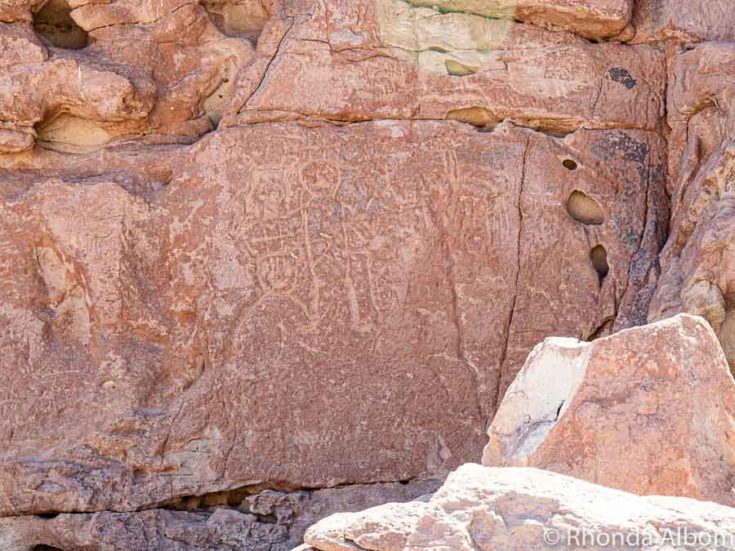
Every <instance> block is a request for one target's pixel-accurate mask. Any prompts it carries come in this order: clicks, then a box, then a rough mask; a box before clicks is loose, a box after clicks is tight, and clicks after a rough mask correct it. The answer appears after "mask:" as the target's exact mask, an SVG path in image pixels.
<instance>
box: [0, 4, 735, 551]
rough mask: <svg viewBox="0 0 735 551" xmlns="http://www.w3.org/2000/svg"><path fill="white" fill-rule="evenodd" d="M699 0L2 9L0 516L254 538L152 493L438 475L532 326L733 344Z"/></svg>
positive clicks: (716, 143) (523, 347)
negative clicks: (645, 328) (665, 326)
mask: <svg viewBox="0 0 735 551" xmlns="http://www.w3.org/2000/svg"><path fill="white" fill-rule="evenodd" d="M711 6H712V8H713V9H712V10H705V9H704V6H703V5H700V4H698V3H697V2H694V3H691V6H688V5H687V6H684V7H682V8H681V9H679V10H676V9H673V8H675V7H676V6H674V3H671V2H666V1H661V2H651V1H643V0H642V1H640V2H633V1H632V0H547V1H540V0H513V1H511V0H508V1H506V0H495V1H493V2H475V1H471V0H437V1H434V2H428V1H424V0H411V1H410V2H404V1H403V0H324V1H321V2H313V1H311V0H262V1H261V0H201V1H188V0H161V1H158V0H156V1H153V0H0V210H1V211H2V214H1V215H0V284H1V285H0V374H2V375H3V377H4V380H5V381H6V385H4V386H3V387H2V388H0V415H1V417H0V436H1V437H2V438H3V442H4V443H6V445H5V446H3V449H2V451H0V517H2V516H3V515H20V516H21V517H30V516H31V515H34V514H37V513H49V514H52V513H57V512H66V513H74V515H76V514H80V515H81V514H90V515H92V514H95V513H100V512H103V511H105V512H107V513H108V514H118V513H119V514H122V515H128V516H124V517H120V518H118V517H115V520H112V517H109V518H108V517H105V519H103V520H101V521H99V522H100V523H104V522H108V520H109V521H110V522H114V523H118V525H119V526H120V527H121V528H120V530H128V528H129V527H130V526H132V525H133V524H134V523H142V524H143V525H144V526H147V527H148V529H149V533H157V534H158V533H160V531H161V530H164V531H165V530H168V528H166V527H171V526H174V525H175V526H178V527H183V528H181V529H182V530H183V531H184V532H185V531H186V529H185V527H186V525H187V524H189V523H190V524H191V526H192V527H193V528H192V531H191V533H189V535H186V536H181V537H182V538H183V540H181V541H186V542H188V543H186V545H190V546H194V547H196V545H201V546H205V547H206V546H207V545H213V546H216V545H221V546H225V547H226V546H227V545H229V546H231V547H233V546H234V547H235V548H237V545H240V546H243V545H244V546H246V547H247V546H248V545H252V546H255V545H256V543H255V542H257V545H261V544H262V543H263V541H265V540H267V539H268V538H269V537H271V536H270V535H268V534H271V532H270V531H269V530H266V531H265V532H266V534H265V535H263V537H261V536H260V535H258V536H256V535H253V536H252V538H251V540H248V543H242V542H241V543H232V542H230V543H226V542H225V540H226V538H225V539H222V538H220V539H217V538H218V537H219V536H216V535H215V536H213V535H212V534H213V533H215V532H216V533H219V532H217V531H218V530H220V529H221V528H212V530H214V532H212V531H210V527H211V526H214V525H216V526H218V527H221V526H223V525H226V524H227V523H228V522H229V520H227V519H230V520H231V521H232V522H231V524H232V526H235V525H237V526H241V527H242V529H233V530H234V532H233V531H230V532H227V531H226V530H225V532H227V534H230V535H231V534H241V533H242V532H243V531H247V530H251V529H252V531H253V534H255V532H257V531H258V530H260V529H261V527H260V524H262V522H261V520H262V519H257V518H256V520H255V521H252V519H249V520H248V519H245V520H243V519H242V518H240V517H239V516H238V515H235V514H233V513H226V514H225V515H224V516H222V515H220V516H217V517H216V518H217V519H223V520H222V523H220V521H219V520H217V522H214V521H212V516H213V515H214V511H211V510H204V509H202V508H198V509H197V508H195V509H187V510H186V511H185V513H186V515H184V516H181V517H180V516H178V515H174V514H170V513H171V511H170V509H169V508H170V507H174V506H178V505H176V504H180V503H182V502H187V503H189V502H197V500H198V499H200V496H203V495H206V496H211V495H212V494H213V493H214V494H218V493H219V492H225V493H227V495H230V496H231V495H232V493H231V492H238V491H240V490H241V489H242V488H252V487H254V486H258V487H259V488H260V489H276V490H283V491H284V492H297V491H299V490H309V491H311V490H314V489H315V488H324V487H330V486H334V485H354V484H360V483H365V484H374V483H382V482H387V483H395V482H397V481H404V482H406V481H412V480H414V479H417V478H423V477H425V476H435V475H439V476H441V475H443V474H446V473H447V472H449V471H450V470H452V469H454V468H456V467H457V466H458V465H460V464H461V463H464V462H466V461H473V460H476V459H477V458H478V457H479V456H480V452H481V449H482V447H483V445H484V444H485V431H486V427H487V426H488V424H489V422H490V420H491V418H492V416H493V414H494V412H495V410H496V408H497V405H498V403H499V402H500V400H501V399H502V396H503V393H504V392H505V389H506V388H507V387H508V386H509V385H510V384H511V383H512V382H513V380H514V378H515V376H516V374H517V372H518V370H519V369H520V368H521V366H522V364H523V362H524V360H525V358H526V356H527V354H528V353H529V352H530V351H531V350H532V349H533V347H534V346H535V345H536V344H537V343H539V342H540V341H542V340H543V339H545V338H546V337H549V336H552V335H556V336H565V337H573V338H577V339H581V340H585V341H588V340H596V339H599V338H601V337H605V336H607V335H610V334H612V333H615V332H617V331H619V330H621V329H625V328H627V327H631V326H634V325H640V324H642V323H644V322H645V321H646V319H647V317H648V318H650V319H659V318H664V317H669V316H672V315H674V314H676V313H678V312H682V311H684V312H691V313H698V314H702V315H704V316H705V317H706V319H707V320H708V321H709V322H710V324H711V325H712V327H713V328H714V329H715V331H716V334H717V335H718V337H719V340H720V341H721V343H722V345H723V347H724V349H725V355H726V357H727V358H728V359H729V360H730V361H731V362H733V361H734V360H733V359H735V336H731V335H735V330H732V329H731V328H730V326H731V325H732V326H733V327H735V325H733V324H732V323H731V320H730V314H729V310H730V308H729V302H730V300H729V298H728V297H729V296H730V295H731V292H730V289H729V288H730V284H729V273H730V272H731V271H732V270H730V267H729V265H730V263H731V262H730V259H729V253H728V252H727V251H728V248H727V245H726V244H727V243H728V242H729V241H731V236H730V233H731V231H730V229H729V228H730V226H731V224H730V210H731V208H730V203H731V202H732V201H731V200H730V198H729V195H728V189H729V188H728V182H729V181H730V179H731V178H730V167H729V157H730V153H731V151H730V148H731V147H730V145H731V144H730V140H731V135H732V131H731V130H732V129H731V126H732V121H731V113H732V111H733V110H732V105H731V104H732V97H731V96H732V94H731V93H730V91H729V90H730V89H731V88H732V86H731V84H732V82H731V80H732V74H733V68H732V59H731V58H732V55H731V54H732V52H731V51H730V50H731V47H732V45H731V44H728V43H724V42H718V43H714V42H704V43H702V44H698V45H697V44H696V43H697V42H700V41H706V40H715V39H716V40H729V39H730V35H729V31H728V29H729V28H730V27H731V26H732V25H731V23H732V21H731V20H732V19H733V17H732V14H731V13H730V11H731V10H730V8H729V7H728V5H725V4H724V3H722V2H720V3H717V2H712V3H711ZM718 10H719V11H718ZM636 33H637V34H636ZM670 203H671V204H672V205H673V208H674V217H673V221H672V223H671V236H672V237H671V239H670V240H669V245H668V246H667V249H666V251H665V252H664V253H663V255H661V256H660V257H659V252H660V250H661V248H662V247H663V245H664V243H665V241H666V239H667V235H668V226H669V222H670V216H669V204H670ZM733 206H735V205H733ZM662 270H663V271H662ZM654 293H655V298H654V299H653V302H652V296H653V295H654ZM238 495H239V494H238ZM314 507H317V506H316V505H314ZM141 509H145V510H146V511H142V510H141ZM237 512H238V514H242V515H250V514H251V512H250V511H247V510H239V509H238V511H237ZM74 515H69V516H70V517H73V516H74ZM187 515H195V516H196V515H203V516H200V517H196V518H195V516H187ZM268 515H270V513H264V516H268ZM255 516H256V517H257V514H256V515H255ZM15 520H23V522H26V521H27V523H28V524H27V528H23V530H21V532H22V538H21V539H19V540H17V541H20V542H21V543H20V544H19V545H25V544H24V543H23V542H33V541H36V542H37V543H28V545H37V544H41V543H43V541H42V540H41V539H38V538H36V539H35V540H34V537H35V536H34V534H36V532H37V533H38V534H41V533H44V534H45V533H47V532H44V530H45V529H44V528H42V527H43V526H49V530H51V531H52V532H53V534H55V535H54V536H53V537H51V536H49V538H50V539H48V542H49V543H45V544H46V545H53V546H61V547H71V548H74V546H75V545H76V546H88V547H91V548H94V546H95V545H96V546H98V547H104V545H107V543H104V542H109V539H108V540H106V539H104V538H102V537H101V536H100V537H98V536H95V535H91V536H90V537H89V538H87V539H84V538H82V539H80V540H78V541H77V540H68V542H67V543H63V541H66V540H63V538H62V536H63V537H66V535H64V534H67V535H68V534H70V533H73V532H75V531H76V530H77V528H69V527H70V526H74V527H76V526H78V531H80V532H83V533H88V532H85V531H86V530H88V529H91V528H90V526H97V525H96V524H95V522H97V521H95V520H93V519H91V518H86V517H85V519H83V520H82V519H81V517H79V519H78V522H79V524H78V525H77V524H74V523H73V522H72V519H71V518H67V517H65V518H64V519H62V520H59V521H58V523H57V524H53V523H47V524H44V523H43V522H41V521H40V520H39V519H35V518H22V519H15ZM46 520H50V519H43V521H44V522H45V521H46ZM241 521H242V522H241ZM251 521H252V522H251ZM74 522H76V521H74ZM213 522H214V524H212V523H213ZM294 522H295V521H294ZM70 523H71V524H70ZM90 523H91V524H90ZM289 523H291V524H289ZM57 525H58V526H57ZM292 525H293V526H295V524H293V522H292V521H291V520H287V519H279V520H278V526H276V527H275V528H274V530H275V532H278V533H282V532H283V530H281V528H284V527H285V528H284V529H285V530H287V531H289V530H292ZM16 526H19V525H16ZM24 526H25V525H24ZM13 530H15V529H13ZM172 530H174V529H173V528H172ZM176 530H178V528H176V529H175V530H174V531H176ZM223 530H224V529H223ZM21 532H17V531H14V532H13V533H14V534H16V535H17V534H19V533H21ZM48 533H51V532H48ZM223 533H224V532H223ZM289 533H292V532H289ZM261 535H262V534H261ZM57 536H58V537H57ZM19 537H20V536H19ZM227 537H229V536H227ZM233 537H234V536H233ZM237 537H239V536H237ZM279 537H280V536H279ZM23 538H25V539H23ZM54 538H57V539H56V540H54ZM59 538H62V539H59ZM85 538H86V536H85ZM187 538H188V539H187ZM198 538H199V539H198ZM264 538H265V539H264ZM175 539H176V538H174V540H175ZM62 540H63V541H62ZM14 541H16V540H14ZM53 541H58V542H61V543H53ZM74 541H76V543H74ZM121 541H123V542H126V541H130V542H133V543H130V544H129V545H130V547H132V548H135V547H137V546H138V545H139V544H138V543H137V541H138V540H134V541H133V540H125V539H124V538H123V539H121ZM197 541H198V542H199V543H192V542H197ZM227 541H229V540H227ZM232 541H235V540H232ZM279 541H280V540H279ZM163 542H164V540H160V542H159V543H160V544H161V545H164V543H163ZM202 542H204V543H202ZM271 543H273V542H271ZM281 543H283V541H280V543H279V544H281ZM165 544H166V545H168V544H169V543H168V542H166V543H165ZM121 545H122V544H121ZM125 545H127V543H126V544H125ZM171 545H174V544H171ZM0 547H2V544H0ZM271 551H273V550H271ZM279 551H280V550H279Z"/></svg>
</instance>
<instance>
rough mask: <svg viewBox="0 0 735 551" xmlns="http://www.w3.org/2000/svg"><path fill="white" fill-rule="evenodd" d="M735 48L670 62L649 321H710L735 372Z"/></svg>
mask: <svg viewBox="0 0 735 551" xmlns="http://www.w3.org/2000/svg"><path fill="white" fill-rule="evenodd" d="M734 69H735V46H734V45H733V44H715V43H706V44H702V45H700V46H697V47H695V48H693V49H691V50H687V51H683V52H680V53H678V54H676V55H675V56H674V58H673V59H672V61H671V68H670V73H671V77H670V82H671V85H670V86H669V93H668V104H669V110H668V111H669V114H668V119H669V125H670V126H671V129H672V133H671V138H670V140H669V173H670V178H669V192H670V193H671V196H672V207H673V213H672V223H671V236H670V237H669V240H668V243H667V245H666V248H665V249H664V250H663V252H662V253H661V265H662V275H661V280H660V282H659V283H658V286H657V290H656V294H655V297H654V300H653V303H652V304H651V310H650V315H649V318H650V319H651V320H656V319H661V318H663V317H666V316H670V315H673V314H675V313H677V312H680V311H683V312H689V313H692V314H697V315H701V316H704V317H705V318H706V319H707V320H708V321H709V322H710V324H711V325H712V327H713V328H714V329H715V331H716V333H717V335H718V337H719V339H720V342H721V344H722V347H723V349H724V351H725V355H726V356H727V358H728V361H729V362H730V366H731V367H732V366H734V365H735V329H734V328H735V325H734V324H733V320H735V318H733V309H732V305H731V299H730V296H731V294H732V291H731V289H732V286H733V273H734V272H733V269H732V267H731V266H732V253H731V252H730V248H731V247H730V243H731V242H732V238H731V234H732V203H733V199H732V182H733V181H734V178H733V175H734V174H735V157H734V156H733V152H735V149H734V146H733V139H735V118H733V113H735V98H734V97H733V95H732V90H733V86H732V85H733V79H734V76H733V75H735V70H734Z"/></svg>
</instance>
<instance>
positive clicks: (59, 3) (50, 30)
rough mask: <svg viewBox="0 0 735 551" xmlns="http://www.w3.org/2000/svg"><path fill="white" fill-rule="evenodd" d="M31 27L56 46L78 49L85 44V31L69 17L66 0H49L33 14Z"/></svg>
mask: <svg viewBox="0 0 735 551" xmlns="http://www.w3.org/2000/svg"><path fill="white" fill-rule="evenodd" d="M33 28H34V29H35V31H36V32H37V33H38V34H40V35H41V36H42V37H44V38H45V39H46V40H48V41H49V42H50V43H51V44H52V45H54V46H56V47H57V48H66V49H68V50H80V49H82V48H84V47H85V46H86V45H87V32H86V31H85V30H84V29H82V28H81V27H80V26H79V25H77V24H76V23H75V22H74V20H73V19H72V18H71V8H70V7H69V3H68V2H67V1H66V0H49V1H48V2H46V3H45V4H42V6H41V9H40V10H38V11H37V12H36V13H35V14H34V16H33Z"/></svg>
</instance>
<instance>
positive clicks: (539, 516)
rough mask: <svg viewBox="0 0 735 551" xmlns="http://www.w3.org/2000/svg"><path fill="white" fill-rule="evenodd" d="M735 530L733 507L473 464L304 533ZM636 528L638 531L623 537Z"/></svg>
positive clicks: (491, 535)
mask: <svg viewBox="0 0 735 551" xmlns="http://www.w3.org/2000/svg"><path fill="white" fill-rule="evenodd" d="M734 530H735V509H731V508H729V507H723V506H721V505H716V504H714V503H707V502H699V501H696V500H693V499H687V498H681V497H658V496H657V497H640V496H636V495H635V494H630V493H626V492H621V491H619V490H613V489H610V488H605V487H603V486H597V485H595V484H590V483H589V482H584V481H581V480H577V479H574V478H570V477H567V476H564V475H560V474H556V473H551V472H546V471H541V470H538V469H531V468H514V467H506V468H489V467H481V466H479V465H472V464H468V465H463V466H462V467H461V468H459V469H458V470H457V471H455V472H453V473H452V474H451V475H449V477H448V478H447V481H446V482H445V483H444V485H443V486H442V487H441V488H440V489H439V491H437V492H436V493H435V494H434V495H433V496H432V497H431V499H430V500H429V501H428V503H424V502H422V501H414V502H410V503H405V504H396V503H392V504H387V505H383V506H379V507H376V508H374V509H368V510H367V511H364V512H362V513H352V514H343V515H335V516H333V517H329V518H327V519H325V520H323V521H321V522H319V523H317V524H316V525H315V526H312V527H311V528H310V529H309V530H308V531H307V533H306V538H305V539H306V542H307V544H309V545H310V546H312V548H313V549H315V550H317V551H363V550H371V551H424V550H426V549H442V550H444V549H446V550H449V549H451V550H452V551H485V550H489V549H503V550H510V551H515V550H518V551H521V550H523V551H525V550H528V549H539V550H553V549H563V550H565V551H571V550H573V549H579V548H580V547H587V548H590V549H604V548H612V549H627V548H636V549H645V550H649V551H654V550H660V549H671V548H678V549H691V550H694V549H702V548H707V549H728V548H731V547H732V544H733V531H734ZM687 534H688V536H687ZM631 536H632V537H633V538H637V539H624V538H628V537H631ZM685 537H689V538H691V539H689V540H686V539H685ZM613 538H615V539H613ZM580 542H582V543H580ZM585 542H586V543H585ZM590 542H592V543H590ZM597 542H601V543H600V544H599V545H596V543H597ZM605 542H606V543H605ZM611 542H612V543H611ZM629 542H633V543H632V544H631V545H628V543H629ZM675 542H681V543H680V544H679V545H677V543H675ZM687 542H693V543H687ZM700 542H704V545H700ZM707 542H709V543H707Z"/></svg>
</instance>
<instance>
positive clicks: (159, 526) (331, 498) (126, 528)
mask: <svg viewBox="0 0 735 551" xmlns="http://www.w3.org/2000/svg"><path fill="white" fill-rule="evenodd" d="M439 485H440V482H439V481H434V480H424V481H413V482H410V483H408V484H401V483H386V484H369V485H353V486H348V487H344V488H331V489H324V490H316V491H299V492H282V491H273V490H263V491H258V488H248V489H244V490H240V491H237V492H221V493H218V494H211V495H206V496H201V497H197V498H189V499H185V500H180V501H178V502H176V503H172V504H171V505H170V506H169V508H167V509H150V510H146V511H140V512H131V513H114V512H109V511H107V512H99V513H89V514H84V513H76V514H64V513H62V514H59V515H55V516H51V518H49V517H46V518H44V517H37V516H20V517H6V518H4V519H0V547H1V548H2V549H3V551H26V550H28V549H37V547H35V546H44V545H45V546H48V547H50V548H53V549H72V550H75V551H76V550H79V549H84V550H85V551H96V550H104V551H118V550H119V551H130V550H131V549H150V548H151V546H154V547H153V548H155V549H162V550H169V549H171V550H173V549H176V550H195V549H218V550H227V549H232V550H238V551H242V550H247V551H288V550H290V549H293V548H294V547H295V546H297V545H298V544H299V543H300V542H301V541H302V539H303V537H304V532H305V531H306V528H308V527H309V526H310V525H312V524H314V523H315V522H316V521H318V520H320V519H322V518H324V517H326V516H328V515H331V514H334V513H337V512H340V511H359V510H361V509H364V508H366V507H371V506H375V505H380V504H383V503H386V502H391V501H398V502H404V501H408V500H410V499H413V498H417V497H419V496H422V495H423V494H427V493H429V492H433V491H435V490H436V489H437V488H438V486H439ZM253 492H254V493H253ZM44 549H46V548H44Z"/></svg>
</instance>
